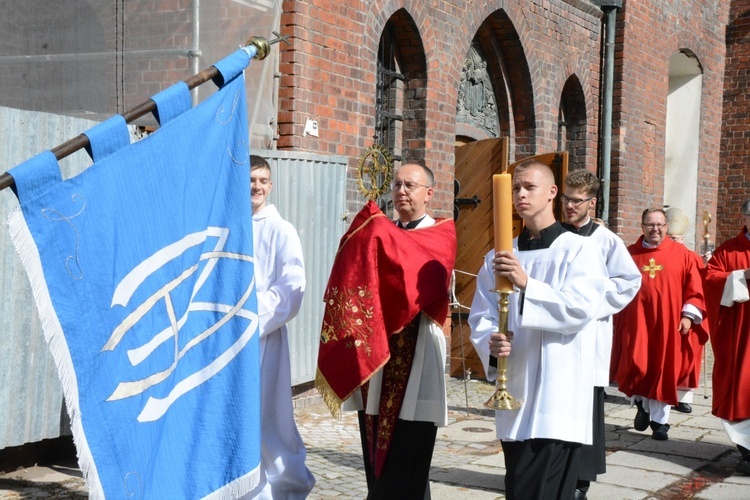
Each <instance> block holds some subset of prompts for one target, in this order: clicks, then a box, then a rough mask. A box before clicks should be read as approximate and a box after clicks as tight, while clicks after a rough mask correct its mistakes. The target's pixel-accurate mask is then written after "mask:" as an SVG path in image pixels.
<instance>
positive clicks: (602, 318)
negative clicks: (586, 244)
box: [588, 226, 641, 387]
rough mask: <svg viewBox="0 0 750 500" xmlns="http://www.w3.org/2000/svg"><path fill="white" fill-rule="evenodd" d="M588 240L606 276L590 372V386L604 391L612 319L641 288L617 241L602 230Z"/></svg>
mask: <svg viewBox="0 0 750 500" xmlns="http://www.w3.org/2000/svg"><path fill="white" fill-rule="evenodd" d="M588 238H591V242H592V243H593V244H595V245H596V247H597V248H598V249H599V251H600V252H601V255H602V259H604V262H605V265H606V266H607V276H609V283H608V285H607V291H606V293H605V295H604V301H603V302H602V304H601V307H600V308H599V312H598V313H597V324H596V327H597V333H596V361H595V370H596V371H595V372H594V385H595V386H597V387H607V386H608V385H609V382H610V380H609V364H610V360H611V355H612V331H613V324H612V315H613V314H617V313H618V312H620V311H621V310H622V309H623V308H624V307H625V306H626V305H628V304H629V303H630V301H631V300H633V298H634V297H635V295H636V293H638V290H639V289H640V288H641V272H640V271H639V270H638V266H636V265H635V262H633V258H632V257H631V256H630V253H628V249H627V247H626V246H625V244H624V243H623V242H622V240H621V239H620V237H619V236H617V235H616V234H615V233H613V232H612V231H610V230H609V229H607V228H606V227H603V226H600V227H597V228H596V230H595V231H594V232H593V233H591V236H588Z"/></svg>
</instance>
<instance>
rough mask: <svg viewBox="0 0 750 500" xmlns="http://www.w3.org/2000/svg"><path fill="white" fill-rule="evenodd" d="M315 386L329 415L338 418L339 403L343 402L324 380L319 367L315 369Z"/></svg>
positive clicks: (339, 415)
mask: <svg viewBox="0 0 750 500" xmlns="http://www.w3.org/2000/svg"><path fill="white" fill-rule="evenodd" d="M315 387H316V388H317V389H318V392H319V393H320V396H321V397H322V398H323V402H324V403H325V404H326V406H328V409H329V410H330V412H331V415H332V416H333V417H334V418H338V419H340V418H341V405H342V404H343V402H342V401H341V399H340V398H339V397H338V396H337V395H336V393H335V392H334V391H333V389H332V388H331V386H330V385H328V381H327V380H326V378H325V376H324V375H323V373H321V371H320V369H318V370H316V372H315Z"/></svg>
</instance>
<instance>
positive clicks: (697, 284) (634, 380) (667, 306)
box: [610, 236, 708, 405]
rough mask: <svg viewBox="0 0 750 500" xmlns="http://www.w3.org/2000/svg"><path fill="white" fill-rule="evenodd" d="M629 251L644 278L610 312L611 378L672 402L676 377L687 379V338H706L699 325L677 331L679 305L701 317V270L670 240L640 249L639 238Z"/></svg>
mask: <svg viewBox="0 0 750 500" xmlns="http://www.w3.org/2000/svg"><path fill="white" fill-rule="evenodd" d="M628 252H630V255H631V256H632V257H633V261H635V264H636V265H637V266H638V269H640V270H641V275H642V278H643V279H642V282H641V288H640V290H639V291H638V294H637V295H636V296H635V299H633V301H632V302H630V304H628V305H627V306H626V307H625V309H623V310H622V311H621V312H620V313H619V314H617V315H616V316H615V321H614V322H615V335H614V342H613V345H612V364H611V372H610V373H611V377H612V379H613V380H616V381H617V383H618V385H619V388H620V390H621V391H622V392H624V393H625V394H627V395H628V396H633V395H635V394H637V395H639V396H644V397H647V398H649V399H655V400H657V401H661V402H663V403H668V404H671V405H676V404H677V384H678V381H680V380H681V379H683V378H686V377H687V372H688V370H689V369H690V367H691V366H692V356H693V355H694V353H693V350H692V348H691V346H690V340H689V338H688V336H690V335H699V336H700V337H701V342H702V343H705V342H706V340H707V339H708V336H707V334H706V332H705V331H704V330H703V329H702V328H700V327H699V326H698V327H693V328H692V329H691V331H690V332H688V335H687V336H686V335H681V334H680V332H679V325H680V318H681V316H682V306H683V305H684V304H686V303H687V304H692V305H693V306H695V307H696V308H698V310H699V311H701V314H702V315H703V316H704V317H705V310H706V307H705V304H704V301H703V287H702V283H701V277H700V273H699V270H698V268H697V266H696V265H695V261H694V260H693V258H692V257H691V256H690V253H691V252H690V250H688V249H687V248H685V246H684V245H682V244H679V243H675V242H673V241H672V240H670V239H669V238H665V239H664V240H663V241H662V242H661V244H660V245H659V246H658V247H656V248H645V247H644V246H643V237H642V236H641V237H640V238H639V239H638V241H637V242H636V243H635V244H634V245H630V246H629V247H628Z"/></svg>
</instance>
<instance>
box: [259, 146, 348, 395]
mask: <svg viewBox="0 0 750 500" xmlns="http://www.w3.org/2000/svg"><path fill="white" fill-rule="evenodd" d="M253 154H257V155H260V156H263V157H264V158H266V159H268V160H269V163H270V164H271V170H272V179H273V190H272V191H271V195H270V197H269V199H270V202H271V203H273V204H274V205H276V208H278V210H279V212H280V213H281V216H282V217H284V218H285V219H286V220H288V221H289V222H291V223H292V224H293V225H294V227H295V228H297V232H298V233H299V237H300V241H301V242H302V251H303V254H304V258H305V277H306V279H307V287H306V289H305V298H304V299H303V301H302V307H301V309H300V312H299V314H298V315H297V317H296V318H295V319H294V320H292V321H291V322H290V323H289V325H288V326H289V350H290V355H291V361H292V385H298V384H301V383H304V382H309V381H312V380H313V379H314V378H315V369H316V367H317V361H318V341H319V338H320V325H321V323H322V320H323V292H324V291H325V286H326V284H327V282H328V275H329V273H330V271H331V266H332V265H333V257H334V256H335V254H336V249H337V248H338V244H339V239H341V236H342V235H343V234H344V232H346V228H347V227H348V225H349V222H348V221H347V220H346V219H345V214H346V196H345V192H346V191H345V190H346V158H345V157H343V156H321V155H314V154H310V153H300V152H286V151H263V150H255V151H253Z"/></svg>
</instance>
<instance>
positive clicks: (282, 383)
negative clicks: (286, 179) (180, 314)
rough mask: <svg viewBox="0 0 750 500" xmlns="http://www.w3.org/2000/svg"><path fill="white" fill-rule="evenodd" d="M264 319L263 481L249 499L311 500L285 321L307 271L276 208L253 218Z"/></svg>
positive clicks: (295, 305) (296, 306)
mask: <svg viewBox="0 0 750 500" xmlns="http://www.w3.org/2000/svg"><path fill="white" fill-rule="evenodd" d="M253 250H254V255H255V286H256V290H257V294H258V316H259V319H260V326H259V331H260V356H261V367H260V370H261V371H260V381H261V483H260V485H259V486H258V488H256V489H255V490H254V491H253V492H251V493H250V494H249V495H248V496H247V498H263V499H271V498H276V499H279V498H284V499H302V498H306V497H307V495H308V494H309V493H310V491H311V490H312V488H313V486H314V485H315V478H314V477H313V475H312V473H311V472H310V470H309V469H308V468H307V467H306V466H305V458H306V451H305V444H304V443H303V442H302V437H301V436H300V434H299V431H298V430H297V425H296V423H295V422H294V409H293V406H292V381H291V378H292V377H291V366H290V360H289V340H288V339H287V328H286V323H287V322H289V321H290V320H291V319H292V318H294V317H295V316H296V315H297V312H298V311H299V308H300V304H301V303H302V295H303V294H304V291H305V267H304V261H303V258H302V245H301V244H300V241H299V236H298V235H297V231H296V230H295V229H294V226H292V225H291V224H290V223H289V222H287V221H285V220H284V219H282V217H281V215H279V212H278V210H276V207H275V206H273V205H266V206H265V207H264V208H263V209H261V210H260V211H259V212H257V213H255V214H253Z"/></svg>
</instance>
